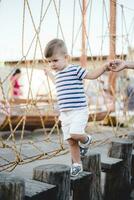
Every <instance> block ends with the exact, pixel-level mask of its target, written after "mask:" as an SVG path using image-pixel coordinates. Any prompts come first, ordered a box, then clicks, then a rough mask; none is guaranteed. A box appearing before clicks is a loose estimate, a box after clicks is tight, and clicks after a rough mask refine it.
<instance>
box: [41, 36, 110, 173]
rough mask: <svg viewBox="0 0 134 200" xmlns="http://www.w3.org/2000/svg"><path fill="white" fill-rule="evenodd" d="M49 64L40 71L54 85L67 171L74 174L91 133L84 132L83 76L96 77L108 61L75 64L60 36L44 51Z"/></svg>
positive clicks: (103, 69)
mask: <svg viewBox="0 0 134 200" xmlns="http://www.w3.org/2000/svg"><path fill="white" fill-rule="evenodd" d="M44 55H45V59H46V62H47V63H48V66H49V67H50V68H51V69H52V70H53V71H54V72H55V75H54V74H52V73H51V70H50V69H49V68H47V67H46V68H45V69H44V71H45V73H46V75H48V76H49V77H50V78H51V79H53V81H54V82H55V85H56V91H57V99H58V106H59V110H60V120H61V125H62V130H63V137H64V140H67V141H68V144H69V147H70V152H71V157H72V166H71V175H72V176H77V175H78V174H79V173H80V172H81V171H82V170H83V168H82V163H81V157H80V155H85V153H86V152H87V150H88V147H89V144H90V143H91V141H92V137H91V136H90V135H87V134H86V133H85V127H86V125H87V122H88V117H89V116H88V106H87V102H86V96H85V92H84V86H83V79H97V78H98V77H99V76H100V75H101V74H103V73H104V72H105V71H107V70H108V67H109V65H110V63H109V62H108V63H105V64H104V65H103V66H102V67H100V68H97V69H95V70H94V71H93V72H89V71H88V70H86V68H83V67H81V66H79V65H73V64H69V55H68V51H67V47H66V44H65V43H64V41H63V40H61V39H53V40H51V41H50V42H48V44H47V45H46V47H45V51H44Z"/></svg>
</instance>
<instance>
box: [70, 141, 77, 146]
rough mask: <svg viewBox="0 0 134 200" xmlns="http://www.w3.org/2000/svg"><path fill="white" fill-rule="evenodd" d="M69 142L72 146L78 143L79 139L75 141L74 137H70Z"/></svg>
mask: <svg viewBox="0 0 134 200" xmlns="http://www.w3.org/2000/svg"><path fill="white" fill-rule="evenodd" d="M68 143H69V145H70V146H74V145H76V143H77V141H75V140H74V139H68Z"/></svg>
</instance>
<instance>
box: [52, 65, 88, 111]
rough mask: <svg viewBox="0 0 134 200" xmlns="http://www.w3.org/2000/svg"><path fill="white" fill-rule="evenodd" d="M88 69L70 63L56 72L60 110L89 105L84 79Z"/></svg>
mask: <svg viewBox="0 0 134 200" xmlns="http://www.w3.org/2000/svg"><path fill="white" fill-rule="evenodd" d="M87 72H88V71H87V70H86V69H85V68H82V67H80V66H78V65H77V66H76V65H69V66H68V67H66V68H65V69H63V70H62V71H60V72H57V73H56V90H57V99H58V106H59V109H60V111H66V110H72V109H80V108H84V107H87V102H86V96H85V92H84V85H83V79H84V77H85V76H86V74H87Z"/></svg>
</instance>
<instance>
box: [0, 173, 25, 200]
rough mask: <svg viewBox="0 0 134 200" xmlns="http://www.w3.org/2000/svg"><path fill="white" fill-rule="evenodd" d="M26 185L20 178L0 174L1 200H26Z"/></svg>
mask: <svg viewBox="0 0 134 200" xmlns="http://www.w3.org/2000/svg"><path fill="white" fill-rule="evenodd" d="M24 196H25V183H24V180H23V179H21V178H18V177H9V175H5V174H0V200H24Z"/></svg>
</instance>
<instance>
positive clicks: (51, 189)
mask: <svg viewBox="0 0 134 200" xmlns="http://www.w3.org/2000/svg"><path fill="white" fill-rule="evenodd" d="M56 193H57V188H56V186H55V185H51V184H47V183H42V182H40V181H35V180H30V179H29V180H28V179H25V200H42V199H44V200H50V199H51V200H55V196H56Z"/></svg>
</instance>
